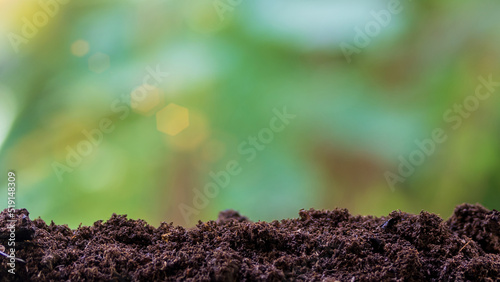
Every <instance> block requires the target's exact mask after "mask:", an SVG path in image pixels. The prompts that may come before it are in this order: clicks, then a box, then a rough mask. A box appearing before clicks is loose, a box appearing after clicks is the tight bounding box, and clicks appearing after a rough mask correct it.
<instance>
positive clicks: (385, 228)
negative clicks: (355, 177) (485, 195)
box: [0, 204, 500, 281]
mask: <svg viewBox="0 0 500 282" xmlns="http://www.w3.org/2000/svg"><path fill="white" fill-rule="evenodd" d="M15 217H17V221H16V223H15V227H16V228H15V232H16V240H17V242H16V257H18V258H20V259H22V260H24V261H25V263H24V262H21V261H16V274H15V275H13V274H10V273H8V272H7V271H8V270H9V269H10V267H9V265H8V262H9V259H8V258H7V257H4V256H0V273H1V276H0V280H1V281H29V280H32V281H45V280H73V281H83V280H85V281H88V280H120V281H130V280H135V281H137V280H140V281H162V280H167V281H171V280H196V281H200V280H203V281H208V280H211V281H242V280H243V281H244V280H250V281H255V280H257V281H283V280H299V281H302V280H304V281H387V280H401V281H403V280H404V281H448V280H453V281H455V280H458V281H464V280H465V281H466V280H473V281H499V277H500V223H499V220H500V212H498V211H496V210H492V211H490V210H487V209H486V208H484V207H482V206H480V205H469V204H463V205H460V206H457V207H456V209H455V212H454V214H453V215H452V217H451V218H450V219H448V220H447V221H443V220H442V219H441V218H440V217H439V216H437V215H435V214H431V213H428V212H421V213H420V214H418V215H413V214H408V213H404V212H400V211H394V212H392V213H390V214H389V215H388V216H385V217H380V218H377V217H372V216H352V215H350V214H349V212H348V211H347V210H345V209H335V210H332V211H325V210H313V209H310V210H301V211H300V212H299V218H296V219H285V220H281V221H273V222H251V221H249V220H248V219H247V218H246V217H243V216H241V215H240V214H239V213H238V212H236V211H224V212H221V214H220V215H219V218H218V219H217V221H208V222H200V223H199V224H198V225H197V226H196V227H194V228H191V229H185V228H183V227H180V226H173V225H172V224H167V223H162V224H161V226H160V227H158V228H154V227H152V226H150V225H148V224H147V223H146V222H145V221H143V220H131V219H127V217H126V216H125V215H116V214H113V215H112V216H111V218H110V219H109V220H108V221H106V222H103V221H97V222H95V223H94V225H93V226H81V227H79V228H78V229H76V230H71V229H69V228H68V227H67V226H65V225H55V224H54V223H53V222H52V223H51V224H49V225H47V224H46V223H45V222H44V221H43V220H42V219H35V220H31V219H30V218H29V213H28V211H27V210H25V209H21V210H16V211H15ZM9 219H11V218H10V217H9V216H8V213H7V210H4V211H3V212H2V213H1V214H0V244H1V245H3V246H4V247H5V248H6V250H5V251H4V252H5V253H8V250H9V248H10V247H8V239H9V236H10V229H9V222H8V220H9ZM0 248H1V247H0Z"/></svg>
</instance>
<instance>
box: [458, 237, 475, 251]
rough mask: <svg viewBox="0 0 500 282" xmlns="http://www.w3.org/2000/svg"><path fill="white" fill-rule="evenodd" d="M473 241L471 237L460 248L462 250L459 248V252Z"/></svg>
mask: <svg viewBox="0 0 500 282" xmlns="http://www.w3.org/2000/svg"><path fill="white" fill-rule="evenodd" d="M471 241H472V239H469V241H468V242H467V243H466V244H465V245H464V246H463V247H462V248H460V250H458V252H459V253H460V252H461V251H462V250H463V249H464V248H465V247H467V245H469V243H470V242H471Z"/></svg>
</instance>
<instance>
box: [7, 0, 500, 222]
mask: <svg viewBox="0 0 500 282" xmlns="http://www.w3.org/2000/svg"><path fill="white" fill-rule="evenodd" d="M394 1H395V0H392V2H394ZM396 2H398V3H399V5H400V6H398V7H399V8H398V9H399V10H400V12H398V13H390V18H388V17H387V13H383V12H381V11H387V9H388V5H391V1H379V0H377V1H364V0H363V1H348V0H338V1H326V0H310V1H305V0H300V1H299V0H288V1H285V0H274V1H265V0H254V1H245V0H243V1H237V0H215V1H202V0H186V1H180V0H151V1H138V0H128V1H125V0H120V1H118V0H114V1H96V0H90V1H77V0H64V1H63V0H59V1H57V0H42V1H17V0H0V7H1V9H0V19H1V20H0V33H1V34H2V37H0V173H1V174H2V175H1V177H0V184H1V186H0V187H2V189H1V190H0V203H1V207H2V208H4V207H6V206H7V188H6V187H7V173H8V171H11V170H13V171H15V173H16V184H17V186H16V187H17V190H16V192H17V193H16V207H18V208H21V207H25V208H27V209H28V210H29V211H30V213H31V216H32V217H33V218H36V217H38V216H41V217H42V218H43V219H44V220H46V221H49V222H50V221H51V220H53V221H54V222H56V223H57V224H68V225H69V226H70V227H72V228H75V227H77V226H78V225H79V224H80V223H83V224H84V225H90V224H92V223H93V222H94V221H96V220H99V219H107V218H109V217H110V215H111V214H112V213H118V214H128V215H129V216H130V217H131V218H142V219H145V220H147V221H148V222H149V223H151V224H153V225H158V224H159V223H160V222H161V221H166V222H174V223H175V224H180V225H184V226H193V225H194V224H196V223H197V221H198V220H209V219H215V218H216V217H217V214H218V212H219V211H220V210H224V209H235V210H238V211H240V212H241V213H242V214H244V215H246V216H248V217H249V218H250V219H252V220H273V219H282V218H289V217H297V213H298V211H299V209H301V208H305V209H308V208H311V207H314V208H317V209H322V208H325V209H333V208H335V207H341V208H348V209H349V211H350V212H351V213H353V214H363V215H366V214H372V215H377V216H380V215H387V214H388V213H389V212H390V211H392V210H396V209H401V210H402V211H407V212H412V213H418V212H420V211H421V210H428V211H431V212H435V213H439V214H440V215H441V216H443V217H445V218H446V217H448V216H449V215H450V214H451V213H452V212H453V208H454V206H455V205H457V204H460V203H462V202H470V203H476V202H479V203H481V204H483V205H484V206H486V207H488V208H490V209H492V208H495V209H499V208H500V173H499V170H500V158H499V156H500V142H499V141H500V111H499V106H500V98H499V97H498V94H499V93H500V91H499V90H498V89H497V91H494V90H493V91H492V93H491V95H490V96H489V97H487V98H485V99H484V100H481V99H476V100H474V99H473V98H471V96H474V95H476V89H477V88H478V85H481V82H480V80H479V78H478V77H482V78H484V79H488V78H489V77H491V79H492V80H493V81H494V82H498V81H500V69H499V62H500V33H499V27H500V18H499V17H498V12H499V11H500V3H498V2H497V1H479V2H477V1H476V2H472V1H458V2H457V1H406V0H401V1H396ZM392 4H394V3H392ZM394 5H395V4H394ZM384 15H385V16H386V17H385V18H384ZM373 21H378V22H376V23H377V24H375V25H374V24H373ZM370 25H371V26H370ZM377 26H378V28H377ZM360 32H361V33H363V35H361V33H360ZM367 33H369V34H371V35H373V36H371V35H369V34H367ZM346 46H349V48H347V47H346ZM346 48H347V49H346ZM157 70H159V71H160V72H161V73H162V75H163V76H164V77H162V78H161V79H159V80H157V81H156V82H155V81H153V80H150V81H146V82H145V77H147V76H148V75H150V76H151V73H152V72H155V71H157ZM166 73H168V75H166ZM146 80H147V79H146ZM151 85H154V87H153V86H151ZM145 86H147V87H149V86H151V88H150V89H149V90H148V91H145V92H147V93H146V94H144V93H142V92H140V89H139V88H141V87H145ZM138 89H139V90H138ZM142 90H143V89H142ZM137 91H139V92H137ZM481 91H486V87H483V88H482V90H481ZM133 93H136V94H133ZM151 93H153V94H151ZM139 94H141V95H143V96H140V97H142V98H141V99H142V100H141V101H140V102H137V101H136V98H137V97H139V96H137V97H136V96H134V95H139ZM144 95H145V96H144ZM464 101H467V103H469V104H468V105H466V106H467V107H468V108H473V109H474V110H471V111H468V110H464V109H463V107H464ZM475 102H478V105H475V104H474V103H475ZM168 105H173V106H171V107H170V108H176V109H179V110H177V111H168V109H167V110H164V111H163V109H165V108H166V107H167V106H168ZM457 107H462V110H461V111H462V112H460V111H459V108H457ZM284 108H286V111H287V112H288V113H290V114H293V115H296V117H295V118H294V119H292V120H291V121H290V123H289V124H288V125H286V127H285V128H284V130H283V131H281V132H274V135H273V138H272V140H271V141H270V142H269V143H268V144H260V145H261V146H262V147H263V148H262V147H259V149H255V148H254V151H255V153H256V154H255V158H251V161H248V160H247V159H248V158H250V153H248V154H244V153H242V152H241V149H242V148H243V147H244V148H247V149H248V148H250V147H251V145H250V144H249V140H251V139H249V137H250V138H251V137H252V136H257V138H258V136H259V134H260V133H261V132H263V130H265V128H269V124H270V122H271V121H272V120H273V117H275V112H274V111H275V110H279V111H282V110H283V109H284ZM184 109H187V110H186V111H187V112H188V117H186V116H185V115H184V114H183V111H184ZM162 111H163V112H162ZM160 112H162V113H164V114H162V115H160V114H159V113H160ZM102 122H104V123H105V125H104V127H105V128H106V127H107V128H108V129H109V128H110V127H111V128H112V130H110V132H109V133H102V136H103V137H102V140H100V142H95V143H92V142H91V141H92V140H91V138H90V139H89V138H88V137H87V135H85V134H84V133H83V132H87V133H89V132H90V133H89V134H92V132H94V133H95V132H96V131H95V130H96V129H99V130H100V128H101V126H102V124H101V123H102ZM106 122H108V123H111V124H107V125H106ZM187 122H188V123H189V125H188V126H187V127H185V126H184V125H183V124H186V123H187ZM184 127H185V128H184ZM436 129H442V130H443V132H444V134H445V135H446V137H447V139H446V141H444V142H442V143H435V144H434V145H435V148H434V149H433V150H430V149H431V148H432V146H431V145H429V147H428V148H427V149H428V150H429V151H432V152H431V153H429V154H425V159H423V160H422V162H421V164H418V165H414V167H413V169H412V171H411V173H408V174H409V175H408V176H405V177H402V178H397V179H398V180H401V181H396V182H397V183H396V184H395V185H394V187H391V185H389V183H388V179H387V175H388V174H387V173H388V172H391V173H393V174H396V175H398V173H399V172H398V169H399V167H400V166H401V163H402V161H401V159H404V160H407V161H408V160H409V159H410V156H412V154H413V158H414V159H418V157H419V156H420V155H419V153H415V152H417V151H418V152H422V149H419V148H420V147H419V146H418V145H417V143H419V142H424V140H427V139H429V138H432V136H433V131H434V130H436ZM162 130H163V131H162ZM165 131H167V132H168V133H166V132H165ZM266 132H267V133H269V132H268V131H266ZM169 133H170V134H169ZM262 134H264V133H262ZM262 134H261V135H262ZM94 137H95V138H97V137H99V136H98V134H97V135H94ZM97 139H98V138H97ZM415 140H417V142H415ZM82 141H88V142H87V143H85V144H86V145H88V144H92V146H91V147H90V148H86V147H85V146H84V145H82V143H81V142H82ZM94 141H96V140H94ZM97 141H99V140H97ZM89 142H90V143H89ZM245 142H246V143H245ZM79 144H80V145H79ZM96 144H97V145H96ZM242 144H246V145H242ZM79 146H80V147H79ZM242 146H243V147H242ZM87 147H88V146H87ZM78 148H80V149H81V150H83V151H85V152H86V154H87V152H88V154H87V155H85V156H80V157H81V161H80V162H79V161H78V160H74V162H75V163H78V165H75V166H71V165H69V164H68V162H67V158H68V155H70V154H71V153H70V152H71V151H72V150H76V151H77V150H78ZM73 157H74V156H73ZM232 161H236V162H238V164H239V168H240V170H241V171H240V173H238V174H237V175H234V176H231V178H230V181H229V183H228V184H227V185H226V186H225V187H219V188H218V191H216V192H214V194H215V195H211V196H212V197H207V198H206V199H205V200H206V201H204V200H203V199H202V200H201V205H204V207H203V208H201V209H197V208H195V207H194V205H195V204H194V203H193V200H195V201H200V199H199V196H197V195H199V193H203V191H204V187H205V186H206V185H207V184H209V183H213V182H214V181H213V179H212V178H211V176H210V173H211V172H213V173H218V172H221V171H225V170H226V166H227V164H228V163H229V162H232ZM417 162H420V160H418V161H417ZM58 164H61V165H64V166H65V168H66V170H61V166H58ZM58 169H59V170H58ZM61 171H63V172H61ZM393 179H394V178H393ZM194 190H196V191H198V192H199V193H198V192H196V191H194ZM205 196H206V195H204V196H202V197H205ZM197 197H198V198H197ZM197 204H200V202H199V203H197ZM186 206H188V207H189V209H188V210H189V211H190V214H188V216H187V217H186V210H184V211H183V208H182V207H184V208H185V207H186ZM205 206H206V207H205ZM192 209H194V211H193V210H192ZM186 218H188V220H186Z"/></svg>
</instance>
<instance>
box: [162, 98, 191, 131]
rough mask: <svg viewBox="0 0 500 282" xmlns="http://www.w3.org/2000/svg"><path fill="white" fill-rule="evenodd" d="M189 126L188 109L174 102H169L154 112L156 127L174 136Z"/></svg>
mask: <svg viewBox="0 0 500 282" xmlns="http://www.w3.org/2000/svg"><path fill="white" fill-rule="evenodd" d="M188 126H189V111H188V109H187V108H184V107H182V106H179V105H176V104H173V103H171V104H169V105H168V106H166V107H165V108H163V109H161V110H160V111H158V113H156V127H157V128H158V130H159V131H161V132H164V133H166V134H168V135H170V136H175V135H177V134H179V133H180V132H181V131H183V130H184V129H186V128H187V127H188Z"/></svg>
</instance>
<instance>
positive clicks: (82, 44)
mask: <svg viewBox="0 0 500 282" xmlns="http://www.w3.org/2000/svg"><path fill="white" fill-rule="evenodd" d="M89 49H90V48H89V43H88V42H87V41H85V40H81V39H80V40H77V41H75V42H73V44H71V53H72V54H73V55H75V56H77V57H82V56H84V55H86V54H87V53H88V52H89Z"/></svg>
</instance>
